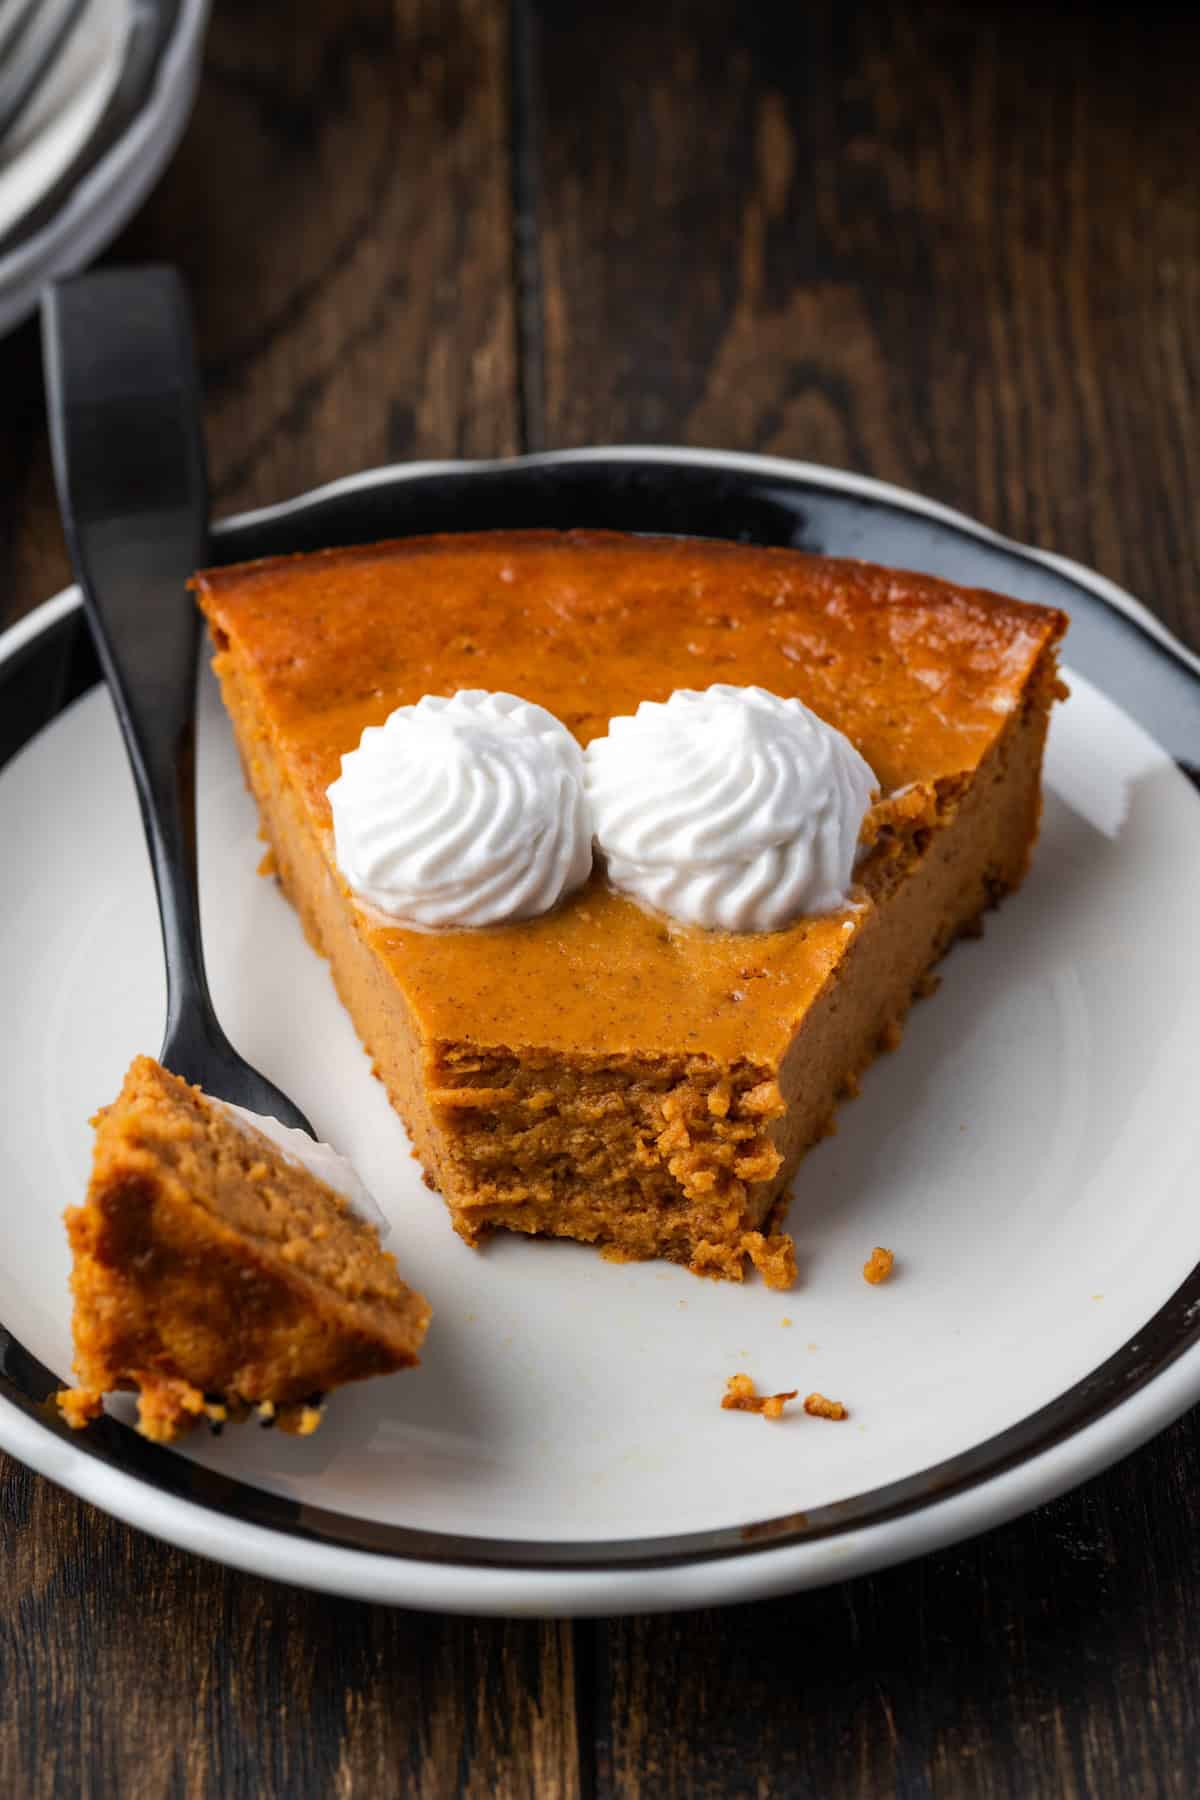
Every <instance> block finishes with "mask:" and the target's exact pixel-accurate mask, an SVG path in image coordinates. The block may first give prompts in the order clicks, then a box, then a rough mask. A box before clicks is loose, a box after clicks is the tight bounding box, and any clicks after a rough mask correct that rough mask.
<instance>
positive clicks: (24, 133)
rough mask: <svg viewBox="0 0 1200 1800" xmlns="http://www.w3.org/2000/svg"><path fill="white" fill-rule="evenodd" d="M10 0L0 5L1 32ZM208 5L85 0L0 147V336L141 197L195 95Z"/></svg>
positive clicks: (105, 238)
mask: <svg viewBox="0 0 1200 1800" xmlns="http://www.w3.org/2000/svg"><path fill="white" fill-rule="evenodd" d="M13 8H14V0H0V34H2V33H3V29H4V26H5V22H6V18H7V16H8V15H9V14H10V13H11V12H12V10H13ZM207 18H208V0H88V4H87V5H86V6H85V8H84V9H83V13H82V15H81V17H80V18H79V20H78V22H77V23H76V24H75V26H74V28H73V30H72V31H71V32H70V34H69V36H68V37H67V39H66V41H65V43H64V44H63V47H62V49H61V51H60V53H59V55H58V57H57V58H56V60H55V62H54V64H53V67H52V68H51V70H50V71H49V73H48V74H47V76H46V78H45V80H44V81H43V82H42V84H41V85H40V87H39V88H38V90H37V92H36V94H35V95H34V97H33V99H32V100H31V102H30V104H29V105H28V107H27V108H26V109H25V111H24V112H23V114H22V115H21V117H20V118H19V120H17V121H16V123H15V124H14V125H13V127H12V129H11V130H10V131H9V133H8V134H7V135H6V136H5V137H4V138H3V139H2V140H0V332H4V331H8V330H11V328H12V327H13V326H14V325H17V324H19V323H20V322H21V320H22V319H24V318H25V317H27V315H28V314H29V313H31V312H32V311H33V310H34V308H35V307H36V305H37V301H38V295H39V293H40V291H41V288H42V287H43V286H44V284H45V283H46V282H47V281H50V280H53V279H54V278H55V277H57V276H60V275H70V274H73V273H74V272H75V271H76V270H78V269H81V268H83V267H84V266H85V265H86V264H87V263H89V262H90V261H91V260H92V258H93V257H95V256H97V255H98V254H99V253H100V251H101V250H103V249H104V248H105V246H106V245H107V244H108V243H110V242H111V241H112V239H113V238H114V237H115V236H116V234H117V233H118V231H120V229H121V227H122V226H123V225H124V224H125V222H126V220H127V219H128V218H129V217H130V216H131V215H132V214H133V213H134V212H135V211H136V209H137V208H138V206H140V205H141V202H142V201H143V200H144V199H145V197H146V195H147V194H148V193H149V191H150V189H151V188H152V187H153V185H154V183H155V182H156V181H157V179H158V177H159V175H160V174H161V173H162V170H163V168H164V167H165V166H166V163H167V161H168V159H169V158H170V156H171V153H172V151H173V150H174V149H175V146H176V144H177V143H178V142H179V139H180V137H181V136H182V133H183V128H184V126H185V124H186V123H187V119H188V115H189V113H190V111H191V108H192V102H193V99H194V97H195V92H196V83H197V79H198V76H199V72H200V59H201V52H202V49H203V43H204V27H205V24H206V21H207Z"/></svg>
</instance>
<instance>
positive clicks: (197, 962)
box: [42, 268, 316, 1136]
mask: <svg viewBox="0 0 1200 1800" xmlns="http://www.w3.org/2000/svg"><path fill="white" fill-rule="evenodd" d="M42 342H43V348H44V354H45V366H46V400H47V407H48V411H49V417H50V443H51V449H52V452H53V457H54V475H55V481H56V484H57V487H58V501H59V506H60V509H61V511H62V519H63V527H64V529H65V532H66V538H67V545H68V548H69V550H70V553H71V561H72V563H73V565H74V569H75V578H76V580H77V581H78V583H79V586H80V589H81V590H82V593H83V604H84V609H85V611H86V613H87V619H88V624H89V626H90V627H91V632H92V637H93V639H94V640H95V644H96V651H97V654H98V656H99V659H100V666H101V668H102V669H103V670H104V676H105V680H106V681H107V683H108V688H109V692H110V693H111V694H112V698H113V705H114V706H115V707H116V712H117V719H118V721H119V723H120V726H121V732H122V734H123V736H124V739H125V748H126V750H127V751H128V753H129V762H130V766H131V767H132V769H133V779H134V782H135V784H136V787H137V794H138V801H139V804H140V806H141V811H142V824H143V826H144V828H145V832H146V842H147V845H148V847H149V851H150V862H151V866H152V868H153V871H154V885H155V888H156V890H157V894H158V910H159V916H160V919H161V921H162V940H163V953H164V956H165V958H166V965H167V1024H166V1032H165V1035H164V1038H163V1046H162V1053H161V1060H162V1062H163V1064H164V1066H165V1067H166V1068H168V1069H171V1070H172V1071H173V1072H174V1073H175V1074H176V1075H182V1076H183V1077H184V1078H185V1080H187V1081H192V1082H197V1083H198V1084H199V1085H200V1086H201V1087H202V1088H203V1089H204V1090H205V1092H206V1093H209V1094H215V1095H218V1096H219V1097H220V1098H222V1099H224V1100H232V1101H235V1102H236V1103H237V1104H238V1105H240V1106H245V1107H248V1108H249V1110H250V1111H251V1112H256V1113H266V1114H271V1115H273V1116H274V1117H275V1118H277V1119H280V1120H282V1121H283V1123H284V1124H285V1125H298V1126H300V1127H301V1128H302V1129H303V1130H304V1131H307V1132H309V1133H310V1134H311V1135H313V1136H315V1135H316V1134H315V1133H314V1132H313V1131H312V1127H311V1125H310V1124H309V1122H308V1120H307V1119H306V1118H305V1117H304V1115H303V1113H301V1112H300V1111H299V1109H298V1108H297V1107H296V1106H294V1105H293V1103H292V1102H291V1100H289V1099H288V1097H287V1095H286V1094H283V1093H281V1092H280V1090H279V1089H278V1088H277V1087H275V1086H274V1085H273V1084H272V1083H271V1082H269V1081H268V1080H267V1079H266V1077H265V1076H263V1075H260V1074H259V1072H258V1070H257V1069H253V1068H251V1067H250V1064H249V1063H247V1062H245V1061H244V1060H243V1059H242V1058H241V1057H240V1056H239V1055H238V1053H237V1051H236V1050H235V1049H234V1048H233V1045H232V1044H231V1043H230V1042H229V1040H228V1038H227V1037H226V1036H225V1033H224V1032H223V1031H222V1030H221V1026H220V1024H219V1022H218V1020H217V1015H216V1012H215V1010H214V1008H213V1003H212V996H211V994H210V993H209V991H208V979H207V977H206V975H205V972H204V950H203V945H202V941H201V934H200V906H199V895H198V892H197V886H196V796H195V717H194V714H195V691H196V647H197V614H196V609H195V607H194V605H193V604H192V600H191V597H190V595H189V594H188V592H187V589H186V586H185V583H186V582H187V580H188V577H189V576H190V575H191V574H192V573H193V572H194V571H195V570H196V569H197V568H199V567H201V566H202V564H203V563H204V561H205V559H206V552H207V545H208V483H207V478H206V473H205V458H204V439H203V432H202V427H201V409H200V391H199V382H198V379H197V374H196V363H195V354H194V350H193V345H192V326H191V316H190V310H189V307H188V302H187V296H186V294H185V292H184V288H183V284H182V282H181V281H180V279H179V276H178V275H177V274H176V272H175V270H173V269H170V268H145V269H108V270H103V271H101V272H99V273H95V274H90V275H82V276H78V277H76V278H75V279H74V280H71V281H63V282H57V283H55V285H54V286H53V287H51V288H49V289H48V291H47V293H46V296H45V298H44V300H43V304H42Z"/></svg>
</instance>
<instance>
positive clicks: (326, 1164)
mask: <svg viewBox="0 0 1200 1800" xmlns="http://www.w3.org/2000/svg"><path fill="white" fill-rule="evenodd" d="M210 1098H211V1100H212V1103H213V1105H214V1106H219V1107H220V1108H221V1110H222V1112H224V1113H225V1114H227V1115H228V1117H229V1118H231V1119H232V1120H233V1122H234V1124H235V1125H236V1126H237V1127H238V1128H239V1130H242V1131H257V1132H258V1134H259V1136H260V1137H265V1138H266V1139H267V1142H268V1143H271V1144H274V1146H275V1148H276V1149H277V1150H279V1151H282V1153H283V1155H284V1156H285V1157H286V1159H287V1160H288V1162H290V1163H295V1164H298V1165H299V1167H300V1168H302V1169H307V1170H308V1173H309V1174H310V1175H314V1176H315V1177H316V1179H317V1180H318V1181H323V1182H324V1183H325V1186H326V1187H331V1188H332V1189H333V1191H334V1193H335V1194H340V1195H341V1196H342V1199H343V1200H345V1201H346V1202H347V1204H348V1205H349V1206H350V1208H351V1209H352V1211H354V1212H356V1213H357V1214H358V1216H359V1218H360V1219H364V1220H365V1221H366V1223H367V1224H368V1225H374V1226H375V1228H376V1230H377V1231H378V1232H379V1235H380V1237H383V1236H385V1235H386V1233H387V1229H388V1222H387V1220H386V1219H385V1218H384V1216H383V1209H382V1208H381V1207H380V1205H379V1202H378V1201H377V1200H376V1198H375V1196H374V1195H373V1194H372V1193H371V1190H370V1189H369V1188H368V1187H367V1185H366V1183H365V1182H364V1181H363V1179H362V1177H361V1175H360V1174H359V1173H358V1170H357V1169H356V1168H355V1167H354V1164H353V1163H352V1162H349V1161H347V1159H346V1158H345V1157H344V1156H341V1155H339V1153H338V1152H337V1151H336V1150H335V1149H334V1147H333V1145H332V1144H326V1143H322V1142H319V1141H318V1140H317V1139H316V1138H310V1137H309V1135H308V1133H307V1131H301V1130H300V1129H299V1128H298V1127H297V1126H295V1125H285V1124H284V1123H283V1121H282V1120H281V1119H274V1118H271V1117H270V1116H269V1115H268V1114H265V1113H256V1112H251V1111H250V1109H249V1107H247V1106H237V1105H235V1103H234V1102H233V1101H232V1100H218V1099H217V1098H216V1096H215V1095H210Z"/></svg>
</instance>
